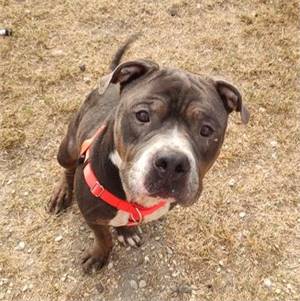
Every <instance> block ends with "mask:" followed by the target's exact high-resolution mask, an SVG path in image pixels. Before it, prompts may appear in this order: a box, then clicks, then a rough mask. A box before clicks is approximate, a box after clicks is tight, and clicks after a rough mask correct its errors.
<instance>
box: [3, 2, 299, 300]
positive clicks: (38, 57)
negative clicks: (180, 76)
mask: <svg viewBox="0 0 300 301" xmlns="http://www.w3.org/2000/svg"><path fill="white" fill-rule="evenodd" d="M298 12H299V8H298V4H297V1H294V0H292V1H284V0H282V1H278V0H273V1H272V0H251V1H250V0H244V1H242V0H235V1H234V0H232V1H231V0H229V1H225V0H224V1H223V0H203V1H186V0H178V1H172V0H164V1H154V2H150V1H122V0H119V1H116V0H110V1H107V0H101V1H100V0H90V1H78V0H75V1H68V0H67V1H62V0H61V1H21V0H19V1H8V0H0V27H8V28H12V29H13V35H12V36H11V37H5V38H4V37H0V55H1V57H0V101H1V102H0V113H1V115H0V116H1V117H0V123H1V128H0V152H1V153H0V170H1V174H0V183H1V185H0V186H1V187H0V205H1V215H0V225H1V231H0V238H1V240H0V300H95V301H96V300H99V301H100V300H108V301H111V300H136V301H139V300H143V301H144V300H158V301H159V300H162V301H167V300H174V301H175V300H176V301H177V300H216V301H221V300H224V301H229V300H230V301H233V300H285V301H288V300H294V301H296V300H300V236H299V233H300V232H299V230H300V194H299V191H300V184H299V183H300V181H299V180H300V177H299V176H300V150H299V148H300V146H299V145H300V134H299V120H300V109H299V107H300V106H299V90H297V77H298V78H299V69H298V66H299V32H298V29H297V26H298V21H299V20H298ZM136 32H142V36H141V37H140V38H139V40H138V41H137V42H136V43H135V44H134V45H133V46H132V48H131V50H130V51H129V53H128V54H127V55H126V58H137V57H146V58H150V59H153V60H155V61H157V62H158V63H160V64H161V65H168V66H174V67H179V68H183V69H187V70H190V71H194V72H198V73H205V74H211V75H222V76H223V77H225V78H227V79H230V80H233V82H234V83H236V84H237V85H238V86H239V87H240V88H241V91H242V93H243V96H244V101H245V103H247V105H248V107H249V110H250V112H251V121H250V123H249V124H248V125H247V126H243V125H242V124H241V122H240V120H239V116H237V115H233V116H231V118H230V123H229V128H228V132H227V137H226V140H225V143H224V146H223V149H222V152H221V155H220V157H219V159H218V161H217V163H216V164H215V166H214V167H213V169H212V170H211V171H210V172H209V174H208V176H207V178H206V180H205V183H204V184H205V188H204V193H203V195H202V197H201V199H200V200H199V202H198V203H197V204H195V205H193V206H192V207H190V208H188V209H181V208H176V209H175V210H173V211H172V212H170V213H169V214H168V215H167V217H166V218H164V219H162V220H161V221H159V222H154V223H152V224H149V225H145V226H142V231H143V235H144V239H145V243H144V245H143V246H142V247H141V248H139V249H132V248H127V249H126V248H124V247H122V246H120V245H119V244H118V243H117V242H116V243H115V247H114V250H113V252H112V256H111V258H110V264H109V265H108V266H106V267H105V268H103V269H102V270H101V271H100V272H98V273H97V274H95V275H92V276H87V275H84V274H83V272H82V270H81V266H80V257H81V255H82V253H83V251H84V249H85V248H87V246H88V245H89V244H91V242H92V240H91V235H90V231H89V230H88V229H87V227H86V225H85V223H84V221H83V219H82V217H81V215H80V214H79V211H78V208H77V206H76V204H74V206H73V207H72V208H70V209H69V210H67V212H65V213H64V214H63V215H61V216H58V217H54V216H49V215H48V214H47V213H46V212H45V210H44V207H45V204H46V203H47V200H48V199H49V196H50V194H51V191H52V189H53V186H54V185H55V183H56V182H57V180H58V175H59V172H60V168H59V166H58V164H57V162H56V152H57V149H58V146H59V143H60V141H61V139H62V137H63V135H64V133H65V130H66V125H67V123H68V120H69V119H70V117H71V116H72V114H73V113H74V112H75V111H76V109H77V108H78V106H79V105H80V103H81V102H82V101H83V99H84V98H85V96H86V95H87V93H88V92H89V91H90V90H91V89H92V87H93V86H95V84H96V83H97V80H98V79H99V77H100V76H101V75H103V74H104V73H105V72H106V71H107V68H108V63H109V61H110V58H111V56H112V54H113V52H114V51H115V50H116V49H117V47H118V46H119V45H120V43H122V42H123V41H124V40H125V39H126V38H127V37H128V36H129V35H130V34H132V33H136ZM81 64H85V66H86V70H85V71H82V70H80V68H79V66H80V65H81Z"/></svg>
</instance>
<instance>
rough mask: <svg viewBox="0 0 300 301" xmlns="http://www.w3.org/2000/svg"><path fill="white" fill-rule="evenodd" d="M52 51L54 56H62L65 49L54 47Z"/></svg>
mask: <svg viewBox="0 0 300 301" xmlns="http://www.w3.org/2000/svg"><path fill="white" fill-rule="evenodd" d="M51 53H52V55H54V56H61V55H63V54H64V52H63V50H61V49H53V50H52V51H51Z"/></svg>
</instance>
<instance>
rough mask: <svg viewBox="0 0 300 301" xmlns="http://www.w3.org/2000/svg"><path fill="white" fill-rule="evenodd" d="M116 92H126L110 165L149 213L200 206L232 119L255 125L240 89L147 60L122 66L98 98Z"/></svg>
mask: <svg viewBox="0 0 300 301" xmlns="http://www.w3.org/2000/svg"><path fill="white" fill-rule="evenodd" d="M110 84H119V86H120V103H119V105H118V108H117V111H116V116H115V120H114V145H115V150H114V152H113V153H112V154H111V155H110V158H111V160H112V161H113V163H114V164H115V165H116V166H117V167H118V168H119V170H120V176H121V180H122V184H123V188H124V190H125V192H126V194H127V197H128V199H133V200H135V201H136V202H138V203H140V204H143V205H144V206H151V205H153V204H154V203H155V202H157V201H158V200H159V199H162V198H163V199H169V200H170V201H176V202H178V203H180V204H182V205H184V206H187V205H190V204H192V203H194V202H195V201H196V200H197V199H198V198H199V196H200V194H201V191H202V180H203V177H204V175H205V173H206V172H207V171H208V169H209V168H210V167H211V166H212V164H213V163H214V161H215V160H216V158H217V156H218V154H219V152H220V148H221V145H222V143H223V140H224V134H225V130H226V126H227V119H228V114H229V113H231V112H232V111H237V112H240V114H241V119H242V121H243V122H244V123H247V121H248V119H249V113H248V111H247V109H246V108H245V107H244V106H243V104H242V98H241V95H240V93H239V91H238V90H237V88H235V87H234V86H233V85H232V84H230V83H228V82H226V81H223V80H214V79H210V78H205V77H202V76H200V75H197V74H192V73H188V72H184V71H181V70H177V69H160V68H159V66H158V65H157V64H155V63H154V62H151V61H146V60H137V61H130V62H126V63H123V64H121V65H119V66H118V67H117V68H116V69H115V70H114V71H113V72H112V73H111V74H110V75H109V76H108V77H107V78H106V80H105V82H104V85H102V86H101V87H100V93H101V94H103V93H104V91H105V90H106V88H107V87H108V86H109V85H110Z"/></svg>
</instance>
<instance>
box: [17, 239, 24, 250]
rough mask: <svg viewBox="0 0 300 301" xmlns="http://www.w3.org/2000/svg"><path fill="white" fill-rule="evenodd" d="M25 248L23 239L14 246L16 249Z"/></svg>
mask: <svg viewBox="0 0 300 301" xmlns="http://www.w3.org/2000/svg"><path fill="white" fill-rule="evenodd" d="M24 249H25V242H24V241H20V242H19V243H18V244H17V246H16V247H15V250H16V251H23V250H24Z"/></svg>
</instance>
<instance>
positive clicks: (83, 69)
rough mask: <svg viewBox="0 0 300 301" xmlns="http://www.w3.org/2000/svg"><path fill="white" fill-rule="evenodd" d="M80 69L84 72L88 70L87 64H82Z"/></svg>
mask: <svg viewBox="0 0 300 301" xmlns="http://www.w3.org/2000/svg"><path fill="white" fill-rule="evenodd" d="M79 69H80V71H82V72H84V71H85V70H86V65H85V64H80V65H79Z"/></svg>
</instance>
